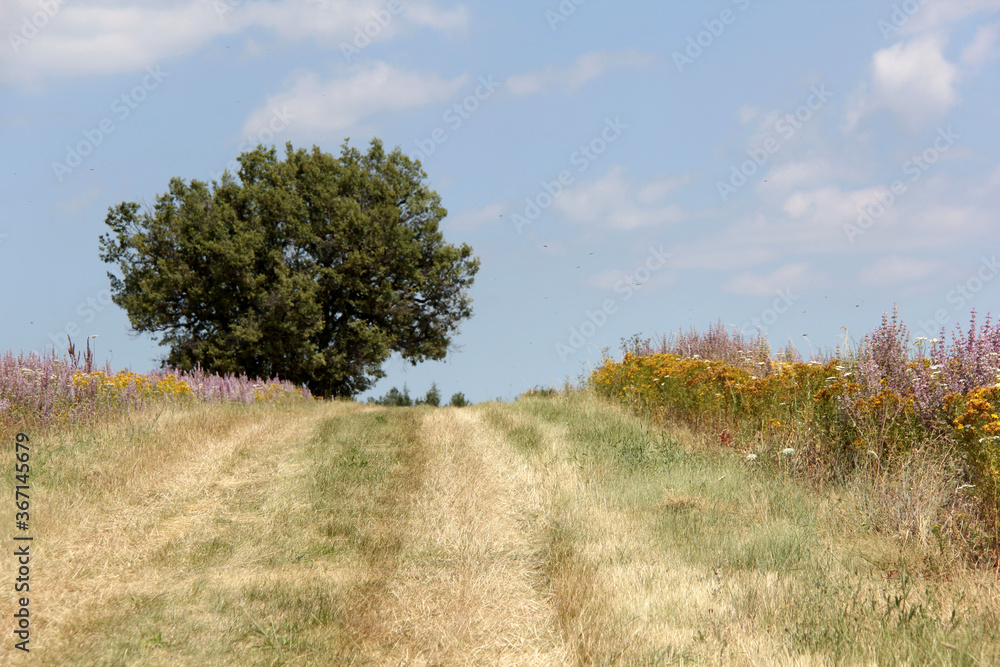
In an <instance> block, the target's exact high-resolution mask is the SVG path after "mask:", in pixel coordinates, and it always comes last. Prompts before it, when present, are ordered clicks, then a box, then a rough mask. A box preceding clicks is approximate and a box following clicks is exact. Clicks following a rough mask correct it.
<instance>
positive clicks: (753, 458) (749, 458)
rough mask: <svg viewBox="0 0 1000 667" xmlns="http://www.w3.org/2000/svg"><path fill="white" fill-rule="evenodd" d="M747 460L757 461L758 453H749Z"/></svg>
mask: <svg viewBox="0 0 1000 667" xmlns="http://www.w3.org/2000/svg"><path fill="white" fill-rule="evenodd" d="M746 460H747V461H756V460H757V455H756V454H747V458H746Z"/></svg>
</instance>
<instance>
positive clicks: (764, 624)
mask: <svg viewBox="0 0 1000 667" xmlns="http://www.w3.org/2000/svg"><path fill="white" fill-rule="evenodd" d="M29 435H30V434H29ZM32 444H33V447H34V449H33V460H32V462H33V465H34V467H33V469H32V485H33V488H32V508H33V515H32V532H33V534H34V536H35V542H34V543H33V547H32V548H33V550H34V551H33V561H32V575H31V576H32V581H31V587H32V589H31V596H32V599H31V613H32V626H31V629H32V640H31V646H32V651H31V653H30V655H24V654H23V653H21V652H18V651H15V650H13V639H12V637H11V635H10V632H9V630H4V635H5V636H6V637H7V639H5V641H4V645H3V647H2V649H0V651H2V653H0V658H2V660H3V661H4V662H6V663H11V664H15V663H17V664H42V665H116V664H143V665H176V664H192V665H230V664H231V665H279V664H285V665H313V664H315V665H402V664H407V665H409V664H413V665H464V664H481V665H606V664H621V665H668V664H726V665H770V664H797V665H798V664H817V665H822V664H863V665H868V664H880V665H896V664H913V665H917V664H920V665H925V664H958V665H991V664H1000V618H998V611H1000V586H998V582H997V579H996V578H995V576H994V574H993V573H992V572H988V571H982V570H973V569H968V568H967V567H966V566H965V565H963V564H962V561H961V560H956V559H954V558H951V557H949V555H948V553H947V551H946V550H944V549H943V548H942V547H941V546H940V545H935V544H934V543H933V542H927V543H919V542H913V541H908V542H902V541H900V540H899V539H897V538H896V537H894V536H892V535H889V534H886V533H880V532H878V531H877V530H873V529H872V527H871V526H869V525H865V522H863V521H862V520H860V519H859V517H861V516H862V515H863V511H862V510H863V508H860V507H859V506H858V503H859V502H860V499H863V494H859V493H857V492H856V491H855V490H852V489H853V488H854V487H851V486H850V485H849V484H847V485H845V486H844V488H843V489H842V490H840V491H837V490H835V489H834V490H831V489H827V490H825V491H823V492H822V493H820V492H817V491H815V490H812V489H810V488H807V487H805V486H803V485H802V484H801V483H799V482H797V481H796V480H795V479H793V478H792V477H791V476H789V475H786V474H784V473H783V472H782V471H781V470H780V469H773V468H766V467H763V466H757V465H755V464H754V463H753V462H747V461H745V460H744V457H743V456H742V455H740V454H739V452H737V451H731V450H721V449H718V448H716V449H713V448H710V447H705V446H704V443H697V442H695V437H694V436H692V435H691V434H689V433H687V432H684V431H682V430H678V429H674V430H667V431H662V430H658V429H655V428H653V427H651V426H649V425H648V424H647V423H645V422H643V421H642V420H640V419H638V418H636V417H634V416H632V415H630V414H628V413H626V412H625V411H624V410H623V409H621V408H619V407H616V406H613V405H610V404H608V403H606V402H604V401H602V400H600V399H598V398H596V397H595V396H594V395H593V394H592V393H590V392H577V393H570V394H568V395H562V396H555V397H539V398H526V399H522V400H519V401H517V402H516V403H512V404H506V403H487V404H480V405H477V406H474V407H470V408H462V409H458V408H441V409H434V408H429V407H418V408H380V407H368V406H361V405H356V404H351V403H338V402H287V403H278V404H275V405H249V406H247V405H239V404H196V405H189V406H187V407H171V408H163V409H162V410H160V411H156V410H147V411H144V412H139V413H134V414H132V415H130V416H128V417H125V418H122V419H121V420H119V421H116V422H113V423H110V424H109V425H106V426H103V427H100V428H86V429H82V428H81V429H80V430H77V431H75V432H72V433H68V434H67V435H64V436H59V437H55V436H53V437H47V438H46V437H42V436H38V437H35V438H33V440H32ZM4 484H5V485H6V490H5V493H7V494H8V496H7V497H9V498H12V497H13V491H12V486H13V484H14V481H13V475H12V474H11V475H8V476H6V477H5V481H4ZM3 560H4V567H5V568H6V569H5V580H6V581H8V582H10V581H13V578H14V576H15V574H14V571H15V563H14V561H13V558H11V557H7V558H5V559H3ZM0 597H2V599H0V604H2V607H0V616H2V617H3V618H5V619H8V620H7V623H8V624H11V628H12V627H13V626H12V616H11V614H12V613H13V609H14V606H13V605H14V600H13V593H9V594H8V595H5V596H0Z"/></svg>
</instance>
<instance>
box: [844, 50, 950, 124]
mask: <svg viewBox="0 0 1000 667" xmlns="http://www.w3.org/2000/svg"><path fill="white" fill-rule="evenodd" d="M943 48H944V43H943V40H941V39H940V38H938V37H936V36H928V37H922V38H919V39H913V40H911V41H908V42H898V43H896V44H893V45H892V46H890V47H888V48H885V49H881V50H880V51H877V52H876V53H875V55H874V56H873V57H872V62H871V65H870V70H871V80H870V83H864V82H863V83H862V84H860V85H859V87H858V89H857V91H856V92H855V93H854V95H853V96H852V99H851V101H850V103H849V106H848V111H847V115H846V118H845V123H844V129H845V130H846V131H847V132H853V131H854V129H855V127H856V126H857V124H858V122H859V121H860V120H861V119H862V118H864V117H865V116H867V115H869V114H871V113H872V112H874V111H876V110H878V109H888V110H889V111H891V112H893V113H894V114H896V116H897V117H898V118H899V119H900V120H901V121H902V122H903V124H904V125H906V127H907V128H908V129H909V130H911V131H914V132H916V131H919V130H922V129H925V128H927V127H928V126H929V125H931V124H933V123H936V122H938V121H940V120H941V119H942V118H943V117H944V116H945V115H946V114H947V113H948V112H949V111H950V110H951V109H952V107H954V106H955V105H956V104H957V103H958V102H959V96H958V92H957V91H956V90H955V84H956V83H957V81H958V78H959V71H958V68H957V67H955V65H953V64H952V63H950V62H948V60H946V59H945V57H944V55H943V54H942V49H943Z"/></svg>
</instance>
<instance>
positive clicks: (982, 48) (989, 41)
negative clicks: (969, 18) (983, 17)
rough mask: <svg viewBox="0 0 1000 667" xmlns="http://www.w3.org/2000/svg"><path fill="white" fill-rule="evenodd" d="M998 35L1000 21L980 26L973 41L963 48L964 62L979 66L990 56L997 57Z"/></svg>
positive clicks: (999, 34) (999, 32) (999, 35)
mask: <svg viewBox="0 0 1000 667" xmlns="http://www.w3.org/2000/svg"><path fill="white" fill-rule="evenodd" d="M997 37H1000V23H993V24H991V25H984V26H982V27H980V28H979V30H977V31H976V36H975V37H973V38H972V41H971V42H969V44H968V45H967V46H966V47H965V48H964V49H962V62H964V63H965V64H967V65H972V66H973V67H978V66H979V65H982V64H983V63H985V62H986V61H987V60H989V59H990V58H995V57H996V55H997V51H996V44H997Z"/></svg>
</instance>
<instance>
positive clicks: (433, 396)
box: [423, 382, 441, 408]
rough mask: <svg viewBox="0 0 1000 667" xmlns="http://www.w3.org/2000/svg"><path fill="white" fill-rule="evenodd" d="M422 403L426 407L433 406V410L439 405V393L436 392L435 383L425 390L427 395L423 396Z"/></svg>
mask: <svg viewBox="0 0 1000 667" xmlns="http://www.w3.org/2000/svg"><path fill="white" fill-rule="evenodd" d="M423 402H424V403H426V404H427V405H433V406H434V407H435V408H436V407H438V406H439V405H441V392H440V391H439V390H438V386H437V384H436V383H434V382H432V383H431V388H430V389H428V390H427V395H426V396H424V401H423Z"/></svg>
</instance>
